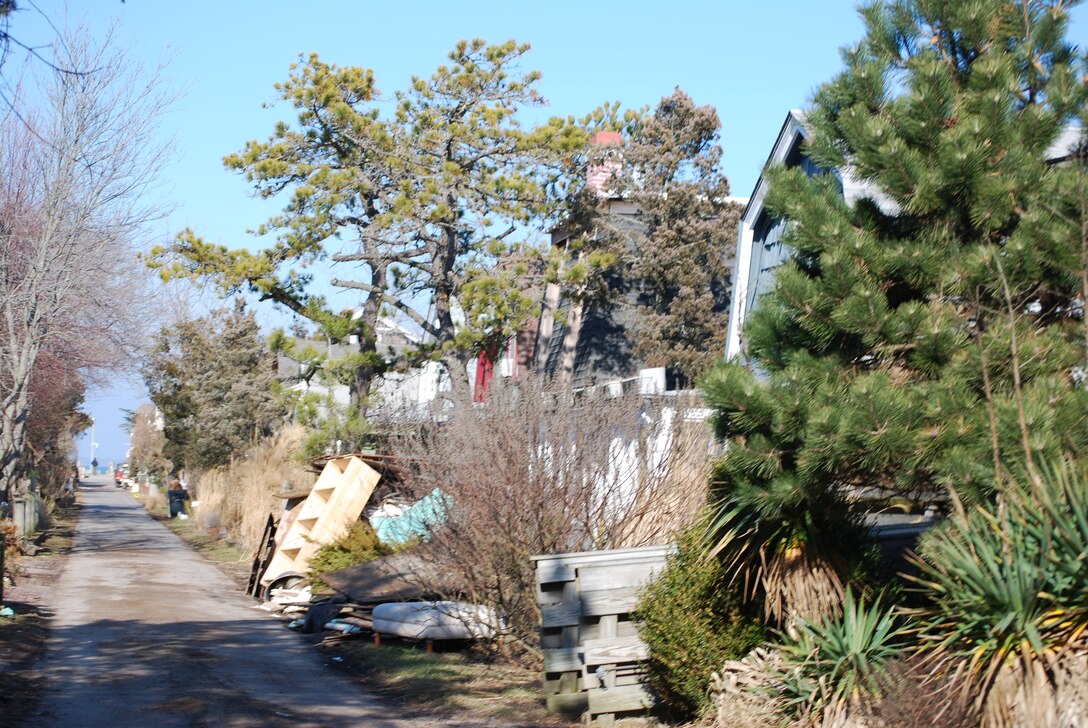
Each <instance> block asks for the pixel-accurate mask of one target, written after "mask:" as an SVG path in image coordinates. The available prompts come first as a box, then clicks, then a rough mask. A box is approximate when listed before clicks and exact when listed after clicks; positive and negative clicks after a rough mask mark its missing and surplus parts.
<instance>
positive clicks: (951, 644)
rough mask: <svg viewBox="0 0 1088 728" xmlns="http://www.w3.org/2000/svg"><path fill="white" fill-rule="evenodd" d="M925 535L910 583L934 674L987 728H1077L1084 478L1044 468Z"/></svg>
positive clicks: (1084, 626)
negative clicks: (921, 601) (970, 701)
mask: <svg viewBox="0 0 1088 728" xmlns="http://www.w3.org/2000/svg"><path fill="white" fill-rule="evenodd" d="M1033 480H1034V483H1033V484H1031V485H1025V484H1012V485H1009V486H1008V487H1007V488H1005V490H1004V491H1003V492H1002V494H1001V495H1000V496H999V498H998V500H997V502H996V503H995V504H987V505H983V506H978V507H976V508H974V509H972V510H965V509H963V508H960V509H959V510H958V511H957V512H956V513H955V514H954V515H953V516H952V517H950V518H949V520H948V521H947V522H946V523H945V524H944V525H943V526H941V527H939V528H938V529H935V530H934V531H933V532H931V533H930V534H928V536H927V538H926V539H925V540H924V542H923V544H922V548H921V555H920V556H918V557H915V558H914V563H915V565H916V566H917V567H918V569H919V572H920V573H919V575H918V576H917V577H915V578H914V581H916V582H917V585H918V587H919V588H920V590H921V592H922V593H923V595H924V596H925V597H927V599H928V601H927V603H926V605H925V606H924V607H923V608H921V609H919V610H918V611H917V613H916V615H915V618H916V620H917V621H918V624H919V636H918V638H919V646H918V650H919V652H920V654H921V655H922V656H924V658H925V664H926V665H927V666H928V669H929V672H930V674H931V675H946V674H947V675H951V676H952V678H953V683H954V684H955V685H957V686H958V688H959V690H960V691H962V693H963V695H970V696H972V697H973V698H974V701H975V707H976V709H977V710H978V711H980V713H981V715H982V719H983V725H985V726H1002V727H1003V726H1014V725H1083V724H1085V723H1086V722H1088V696H1086V690H1085V689H1084V684H1083V681H1078V680H1076V679H1074V678H1072V677H1071V676H1072V675H1078V674H1079V675H1082V676H1083V675H1084V674H1085V666H1086V665H1088V478H1086V477H1085V469H1084V466H1080V467H1078V468H1076V469H1074V467H1073V466H1070V465H1059V466H1056V467H1050V468H1048V469H1043V472H1042V474H1041V476H1039V477H1035V478H1033Z"/></svg>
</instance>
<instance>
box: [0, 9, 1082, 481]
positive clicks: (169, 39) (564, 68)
mask: <svg viewBox="0 0 1088 728" xmlns="http://www.w3.org/2000/svg"><path fill="white" fill-rule="evenodd" d="M18 5H19V6H20V8H21V11H20V12H19V13H18V14H17V15H16V16H15V17H14V18H13V19H12V22H11V32H12V35H13V36H15V37H16V38H18V39H19V40H20V41H22V42H23V43H27V44H47V43H49V42H50V41H51V40H52V39H53V38H54V37H55V34H54V32H53V31H52V29H50V27H49V25H48V24H47V23H46V22H45V20H44V18H46V17H47V18H49V19H50V20H51V21H52V22H53V23H54V24H55V25H56V26H58V27H64V25H65V24H68V25H73V24H76V23H79V22H82V23H84V24H86V25H87V26H88V27H89V28H90V29H91V31H92V33H93V34H94V35H96V36H98V35H101V34H103V33H104V32H105V31H106V29H107V28H108V27H110V25H111V24H116V26H117V27H116V34H115V42H116V43H117V44H118V45H120V46H122V47H123V48H125V49H126V51H127V52H128V53H129V57H130V58H131V59H132V60H134V61H136V62H140V63H143V64H145V65H152V66H153V65H155V64H157V63H158V62H160V61H166V62H168V66H167V68H166V70H165V77H166V80H167V81H168V83H169V84H170V85H171V86H172V87H174V88H176V90H177V91H178V93H179V94H180V96H179V99H178V101H177V102H176V103H175V104H174V106H173V107H172V108H171V109H169V110H168V112H167V115H166V117H165V123H164V129H165V130H166V131H168V132H169V133H170V134H171V135H172V136H173V138H174V144H175V149H176V153H175V159H174V162H173V163H172V164H171V166H170V167H169V168H167V169H166V170H164V175H163V176H164V180H165V181H166V196H167V197H168V198H169V199H170V200H171V201H172V202H173V204H174V205H175V209H174V211H173V212H172V213H171V214H170V215H169V216H168V217H167V218H166V219H165V220H164V221H163V222H162V223H160V224H159V226H158V229H157V230H156V231H155V234H156V235H157V236H158V237H159V238H160V239H168V238H170V237H172V236H173V235H174V234H175V233H176V232H177V231H178V230H180V229H182V228H184V227H186V226H188V227H191V228H193V229H194V230H196V231H197V232H198V233H199V234H201V235H202V236H204V237H205V238H207V239H209V240H213V241H217V242H222V243H226V244H230V245H243V244H246V243H247V242H248V240H247V236H246V233H245V231H246V230H247V229H250V228H253V227H255V226H256V225H258V224H259V223H260V222H262V221H263V220H264V219H265V218H266V217H268V216H269V215H270V214H272V213H273V212H275V211H276V210H277V209H278V207H279V205H278V204H275V203H271V204H270V203H268V202H264V201H258V200H254V199H252V198H251V197H250V196H249V193H250V190H249V187H248V186H247V184H246V182H245V180H243V179H242V178H240V177H239V176H237V175H235V174H233V173H229V172H227V171H225V170H224V169H223V167H222V163H221V160H222V157H223V156H224V155H225V154H228V153H230V152H233V151H237V150H239V149H241V147H242V145H243V144H244V143H245V142H246V141H247V140H249V139H264V138H266V137H267V136H268V134H269V132H270V131H271V129H272V126H273V124H274V123H275V122H276V121H277V120H280V119H290V118H291V117H290V116H289V114H290V112H289V111H288V110H286V109H284V108H282V107H281V108H278V109H275V108H262V104H264V103H265V102H270V101H274V100H275V95H274V93H275V92H274V89H273V87H272V85H273V84H274V83H275V82H277V81H280V80H283V79H284V78H285V77H286V75H287V71H288V66H289V65H290V64H291V63H292V62H293V61H295V60H296V59H297V58H298V55H299V54H309V53H311V52H316V53H318V54H320V55H321V57H322V58H323V59H325V60H327V61H331V62H334V63H337V64H339V65H356V66H363V67H369V68H373V69H374V71H375V75H376V78H377V81H378V86H379V88H380V89H382V90H383V91H386V92H392V91H394V90H396V89H399V88H403V87H404V86H405V85H406V84H407V83H408V81H409V79H410V78H411V76H412V75H413V74H415V75H421V76H426V75H429V74H430V73H431V72H432V71H433V70H434V69H435V67H436V66H438V65H439V64H441V63H442V62H443V61H445V56H446V53H447V52H448V51H449V50H450V49H451V48H452V47H453V45H454V43H455V42H456V41H457V40H459V39H461V38H473V37H478V38H484V39H486V40H489V41H495V42H498V41H503V40H507V39H510V38H514V39H516V40H518V41H528V42H530V43H531V44H532V46H533V50H532V51H531V52H530V53H529V55H528V56H527V60H526V62H525V65H526V67H527V68H534V69H536V70H539V71H540V72H541V73H542V74H543V79H542V81H541V84H540V86H539V88H540V90H541V92H542V93H543V94H544V96H545V97H546V98H547V99H548V100H549V102H550V106H549V108H548V109H547V110H546V114H547V115H551V114H558V115H564V116H565V115H568V114H573V115H576V116H577V115H581V114H584V113H586V112H588V111H591V110H592V109H594V108H595V107H597V106H598V105H600V104H601V103H603V102H605V101H619V102H621V103H622V104H623V105H624V106H627V107H639V106H643V105H647V104H653V103H655V102H656V101H657V100H658V99H660V98H661V97H662V96H665V95H667V94H668V93H670V92H671V91H672V89H673V88H674V87H676V86H680V87H681V88H683V89H684V90H685V91H687V92H688V94H690V95H691V96H692V98H693V99H694V100H695V101H696V103H699V104H711V105H713V106H714V107H715V108H717V110H718V114H719V115H720V117H721V121H722V147H723V150H724V154H723V160H722V165H723V168H724V170H725V173H726V175H727V176H728V178H729V181H730V184H731V187H732V193H733V194H734V195H738V196H747V195H748V194H749V193H750V192H751V190H752V187H753V186H754V185H755V182H756V179H757V177H758V175H759V172H760V170H761V168H762V165H763V163H764V162H765V161H766V157H767V154H768V153H769V151H770V145H771V144H772V143H773V141H774V138H775V136H776V134H777V133H778V130H779V128H780V126H781V124H782V121H783V119H784V117H785V114H786V112H787V111H788V110H789V109H790V108H799V107H804V106H805V105H807V103H808V101H809V99H810V98H811V96H812V93H813V91H814V90H815V88H816V87H817V86H818V85H819V84H820V83H821V82H823V81H826V80H828V79H830V78H831V77H832V76H833V75H834V74H835V73H836V72H837V71H838V70H839V69H840V67H841V63H840V59H839V49H840V48H841V47H843V46H846V45H851V44H853V43H855V42H857V40H859V39H860V37H861V33H862V25H861V21H860V19H859V18H858V16H857V13H856V11H855V9H854V8H855V2H853V0H765V1H763V2H751V1H744V2H737V1H735V0H720V1H718V2H712V1H709V0H708V1H704V2H700V1H697V0H672V1H671V2H661V1H660V0H659V1H656V2H643V1H641V0H628V1H627V2H617V1H615V0H581V1H580V2H572V1H570V0H552V2H536V3H527V2H516V1H515V0H506V2H484V1H477V0H462V1H461V2H448V1H447V2H438V1H437V0H402V1H401V2H389V1H386V2H380V3H379V2H373V1H372V0H355V1H354V2H321V1H314V2H308V3H302V2H297V0H296V1H295V2H277V1H275V0H264V1H263V2H253V1H251V0H218V2H208V1H207V0H193V1H192V2H164V1H163V0H127V2H124V3H122V2H120V0H90V1H85V2H78V0H70V2H68V3H65V2H62V1H60V0H19V2H18ZM39 11H40V12H39ZM1071 37H1072V40H1073V41H1074V42H1076V43H1078V44H1079V45H1080V46H1082V47H1084V46H1085V45H1088V8H1086V7H1085V6H1081V7H1078V8H1076V9H1075V10H1074V13H1073V24H1072V29H1071ZM22 62H23V58H22V57H21V56H20V55H19V54H18V53H13V54H12V57H11V58H9V60H8V66H7V67H6V68H5V74H10V72H11V71H12V70H14V69H15V68H17V67H18V65H19V64H20V63H22ZM723 325H724V324H723ZM144 398H145V395H143V393H141V392H140V391H139V388H138V387H137V386H136V385H118V386H116V387H114V388H112V389H111V390H110V391H105V392H99V393H95V394H93V396H92V397H91V399H90V401H89V402H88V409H89V411H90V413H91V414H92V415H93V416H94V417H95V419H96V420H97V421H98V422H99V427H98V428H97V431H96V436H97V441H98V442H99V443H100V445H101V447H100V449H99V460H100V461H102V462H103V463H105V461H106V460H108V459H115V460H116V459H120V458H123V456H124V453H125V449H126V448H127V436H126V435H125V434H124V433H123V432H122V431H121V430H120V429H119V423H120V419H121V414H120V408H127V409H133V408H134V407H135V406H136V404H137V403H138V402H139V401H140V400H142V399H144ZM88 442H89V439H88V438H86V437H85V438H83V440H82V442H81V447H80V455H81V457H82V458H83V459H84V460H86V459H87V458H88V453H89V445H88Z"/></svg>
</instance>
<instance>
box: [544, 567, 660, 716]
mask: <svg viewBox="0 0 1088 728" xmlns="http://www.w3.org/2000/svg"><path fill="white" fill-rule="evenodd" d="M672 548H673V547H671V546H648V547H644V548H636V549H616V550H612V551H585V552H581V553H570V554H557V555H549V556H535V557H533V561H534V562H535V563H536V582H537V604H538V605H539V606H540V614H541V625H540V639H541V647H542V648H543V652H544V692H545V695H546V700H547V705H548V710H550V711H552V712H554V713H561V714H564V715H569V716H576V715H582V714H583V713H586V714H588V717H589V719H590V721H594V722H596V723H597V725H599V726H602V727H603V728H608V726H611V725H612V723H613V722H614V721H615V718H616V717H617V715H620V716H622V715H624V714H644V713H645V712H646V710H647V709H648V708H650V707H651V706H652V705H653V699H652V697H651V696H650V694H649V692H648V691H647V689H646V686H645V685H644V682H643V666H642V663H643V662H645V660H646V654H647V651H646V645H645V644H644V643H643V642H642V640H641V639H639V636H638V632H637V631H636V629H635V625H634V623H633V622H632V621H631V616H630V615H631V612H632V611H633V610H634V608H635V606H636V605H637V604H638V598H639V592H640V590H641V588H642V586H643V585H644V584H645V583H646V582H647V581H649V580H650V579H651V578H652V577H653V575H654V574H656V573H657V572H658V571H660V570H661V569H662V568H664V566H665V558H666V556H667V555H668V554H669V553H670V552H671V550H672Z"/></svg>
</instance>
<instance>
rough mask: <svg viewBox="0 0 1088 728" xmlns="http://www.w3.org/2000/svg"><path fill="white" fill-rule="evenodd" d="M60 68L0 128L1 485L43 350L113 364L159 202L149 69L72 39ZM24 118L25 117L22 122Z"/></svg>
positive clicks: (15, 473) (133, 310)
mask: <svg viewBox="0 0 1088 728" xmlns="http://www.w3.org/2000/svg"><path fill="white" fill-rule="evenodd" d="M57 53H58V54H59V53H63V54H64V56H65V64H64V65H65V67H66V68H68V69H75V70H76V71H78V72H76V73H72V72H68V71H56V72H53V73H51V74H50V75H48V76H47V77H46V78H42V79H36V80H37V81H38V82H37V83H35V84H28V86H27V87H28V89H31V93H32V94H36V95H34V96H32V98H35V99H36V100H35V102H34V103H33V105H32V106H31V107H30V108H26V109H20V113H19V117H20V118H16V117H15V115H14V111H11V112H9V114H8V115H7V116H5V117H4V119H3V123H2V126H0V487H2V488H4V489H5V491H7V494H8V496H9V497H10V496H11V488H12V487H16V486H17V483H18V482H19V481H20V480H21V478H22V477H23V476H24V475H25V469H26V459H25V452H24V447H25V437H26V425H27V418H28V416H29V399H28V397H29V382H30V380H31V375H32V373H33V371H34V368H35V365H36V362H37V361H38V357H39V355H40V354H41V352H42V351H44V350H49V349H56V350H63V351H66V352H68V353H69V355H75V356H78V357H79V363H78V369H79V370H80V371H81V373H83V374H84V375H85V376H86V375H90V374H93V373H94V372H96V371H101V370H103V369H109V368H115V367H117V365H118V364H120V363H121V361H122V359H123V353H124V352H125V351H126V350H128V349H129V344H130V342H132V341H133V340H134V339H137V338H138V337H134V336H133V332H132V327H133V326H137V325H138V323H139V320H140V318H145V314H146V311H142V310H140V307H138V306H133V304H132V301H131V299H130V298H129V295H130V292H131V291H132V290H133V289H134V288H137V289H138V288H139V285H138V281H139V280H140V278H139V277H134V271H135V270H137V268H136V266H135V257H136V256H135V244H136V241H137V239H138V237H139V235H140V233H141V230H142V228H143V226H144V225H145V223H147V222H148V221H149V220H151V219H153V218H154V217H156V216H157V215H158V214H159V212H160V209H161V208H157V207H155V206H154V205H151V204H149V203H148V197H147V193H148V192H149V191H151V188H152V183H153V181H154V179H155V175H156V173H157V172H158V169H159V167H160V166H161V163H162V161H163V156H164V147H163V145H162V144H160V143H159V142H158V141H157V139H156V123H155V122H156V119H157V117H158V114H159V113H160V111H161V109H162V107H163V106H164V105H165V101H166V99H165V98H164V97H163V96H162V95H161V94H160V93H158V92H157V90H156V89H157V83H156V80H155V78H154V77H153V76H152V77H150V79H148V78H147V77H145V76H144V74H143V73H142V71H141V69H139V68H137V67H135V66H132V65H131V64H129V63H128V62H127V61H126V60H125V59H124V58H123V57H122V56H121V55H119V54H118V53H116V52H115V51H113V50H111V48H110V38H109V37H107V38H106V40H105V41H104V42H103V43H102V44H99V45H95V44H92V43H91V41H90V40H89V39H88V38H87V37H86V36H85V35H82V34H77V35H76V36H74V37H72V38H69V39H68V40H66V42H65V43H64V44H62V45H58V47H57ZM23 122H25V123H23Z"/></svg>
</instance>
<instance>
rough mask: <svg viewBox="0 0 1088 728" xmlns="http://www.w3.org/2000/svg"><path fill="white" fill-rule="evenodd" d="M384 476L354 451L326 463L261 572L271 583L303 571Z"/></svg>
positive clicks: (345, 527) (353, 516) (355, 517)
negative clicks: (355, 454)
mask: <svg viewBox="0 0 1088 728" xmlns="http://www.w3.org/2000/svg"><path fill="white" fill-rule="evenodd" d="M380 479H381V475H380V474H379V473H378V471H377V470H375V469H374V468H372V467H370V466H369V465H367V464H366V463H365V462H363V460H362V459H360V458H359V457H356V456H354V455H347V456H344V457H337V458H332V459H330V460H329V461H328V462H327V463H325V467H324V469H322V471H321V475H320V476H319V477H318V479H317V482H316V483H314V487H313V488H312V489H311V490H310V494H309V496H307V498H306V500H305V501H304V502H303V504H302V509H301V510H300V511H299V514H298V517H297V518H295V520H294V521H293V522H292V523H291V525H290V526H289V527H288V528H287V531H286V533H284V534H283V540H282V541H280V543H279V546H278V547H277V548H276V551H275V553H274V554H273V555H272V558H271V559H270V560H269V562H268V566H267V567H266V568H265V569H264V571H263V573H262V575H261V582H260V583H261V584H262V585H265V586H268V585H269V584H272V583H273V582H276V581H277V580H279V579H281V578H282V577H284V576H287V575H299V576H301V575H304V574H305V573H306V569H307V568H308V566H309V563H310V559H311V558H312V557H313V555H314V554H315V553H316V552H317V550H318V549H319V548H321V547H322V546H324V545H327V544H331V543H334V542H336V541H337V540H338V539H340V538H342V537H343V536H345V535H346V534H347V533H348V530H349V529H350V528H351V525H352V524H353V523H354V522H355V521H357V520H359V516H360V515H361V514H362V512H363V509H364V508H365V507H366V504H367V502H368V501H369V500H370V496H371V494H372V493H373V492H374V488H375V486H377V484H378V481H379V480H380Z"/></svg>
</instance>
